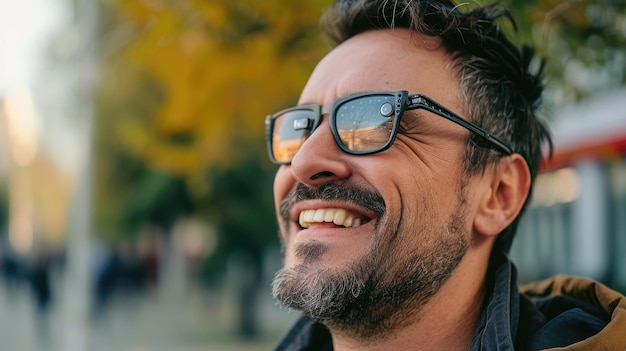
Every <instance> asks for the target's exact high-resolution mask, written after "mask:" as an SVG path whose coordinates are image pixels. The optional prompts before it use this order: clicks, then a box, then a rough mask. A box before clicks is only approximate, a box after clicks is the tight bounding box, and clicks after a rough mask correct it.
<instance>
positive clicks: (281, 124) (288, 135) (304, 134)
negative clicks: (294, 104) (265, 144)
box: [272, 109, 315, 162]
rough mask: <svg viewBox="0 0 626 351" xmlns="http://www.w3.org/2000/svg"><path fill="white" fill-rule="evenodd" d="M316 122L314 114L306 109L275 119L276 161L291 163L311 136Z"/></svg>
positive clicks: (273, 138)
mask: <svg viewBox="0 0 626 351" xmlns="http://www.w3.org/2000/svg"><path fill="white" fill-rule="evenodd" d="M314 120H315V114H314V112H313V111H311V110H304V109H295V110H290V111H287V112H285V113H283V114H281V115H280V116H278V117H276V118H275V119H274V128H273V130H272V153H273V155H274V158H275V159H276V161H278V162H290V161H291V159H292V158H293V156H294V155H295V154H296V152H298V150H299V149H300V146H302V144H303V143H304V142H305V141H306V139H307V138H308V137H309V135H311V129H312V128H313V122H314Z"/></svg>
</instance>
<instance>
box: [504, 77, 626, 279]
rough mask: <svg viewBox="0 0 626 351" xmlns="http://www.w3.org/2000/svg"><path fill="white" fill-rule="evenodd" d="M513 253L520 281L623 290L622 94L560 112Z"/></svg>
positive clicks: (625, 138) (625, 144) (625, 162)
mask: <svg viewBox="0 0 626 351" xmlns="http://www.w3.org/2000/svg"><path fill="white" fill-rule="evenodd" d="M551 130H552V133H553V140H554V155H553V157H552V159H551V160H550V161H548V162H547V163H546V164H545V165H544V169H543V172H542V174H541V175H539V176H538V178H537V181H536V183H535V191H534V195H533V198H532V202H531V205H530V207H529V209H528V213H527V214H526V216H525V218H524V219H523V221H522V223H521V224H520V230H519V233H518V235H517V237H516V239H515V242H514V244H513V248H512V256H513V258H514V260H515V262H516V263H517V264H518V267H519V269H520V271H521V277H522V279H523V280H530V279H538V278H543V277H546V276H549V275H552V274H559V273H561V274H574V275H584V276H590V277H592V278H595V279H598V280H600V281H604V282H606V283H609V284H610V285H612V286H614V287H616V288H619V289H622V290H624V289H625V288H626V255H624V252H625V251H626V89H623V90H618V91H613V92H610V93H607V94H602V95H598V96H596V97H594V98H592V99H589V100H587V101H584V102H581V103H579V104H576V105H572V106H569V107H566V108H562V109H560V110H559V111H557V113H556V114H555V118H554V120H553V121H552V123H551Z"/></svg>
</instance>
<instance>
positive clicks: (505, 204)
mask: <svg viewBox="0 0 626 351" xmlns="http://www.w3.org/2000/svg"><path fill="white" fill-rule="evenodd" d="M530 181H531V180H530V170H529V169H528V164H527V163H526V160H524V158H523V157H522V156H521V155H519V154H513V155H511V156H507V157H503V158H502V159H501V160H500V161H499V162H498V164H497V166H496V167H495V168H494V169H493V170H492V171H491V180H490V183H489V188H488V189H487V191H486V192H485V193H484V195H483V196H482V198H481V203H480V204H479V206H480V207H479V208H478V213H477V214H476V217H475V218H474V229H475V230H476V231H477V232H478V233H479V234H482V235H485V236H495V235H498V234H499V233H500V232H501V231H502V230H504V228H506V227H507V226H508V225H509V224H511V222H513V220H514V219H515V218H516V217H517V215H518V214H519V212H520V210H521V209H522V206H523V205H524V202H525V201H526V197H528V192H529V189H530Z"/></svg>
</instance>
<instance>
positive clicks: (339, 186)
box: [280, 182, 387, 221]
mask: <svg viewBox="0 0 626 351" xmlns="http://www.w3.org/2000/svg"><path fill="white" fill-rule="evenodd" d="M303 200H341V201H348V202H350V203H353V204H355V205H357V206H359V207H362V208H364V209H367V210H369V211H372V212H374V213H376V214H377V215H378V216H381V215H382V214H383V213H385V211H386V208H387V207H386V205H385V200H383V197H382V196H381V195H380V194H379V193H377V192H374V191H371V190H368V189H364V188H362V187H358V186H354V185H346V183H343V182H328V183H324V184H322V185H320V186H318V187H309V186H306V185H304V184H302V183H298V184H297V185H296V188H295V189H294V190H292V191H291V192H290V193H289V194H288V195H287V197H286V198H285V199H284V200H283V201H281V203H280V215H281V217H282V218H283V219H284V220H285V221H289V212H290V211H291V208H293V206H294V205H295V204H296V203H298V202H300V201H303Z"/></svg>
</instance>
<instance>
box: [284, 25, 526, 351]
mask: <svg viewBox="0 0 626 351" xmlns="http://www.w3.org/2000/svg"><path fill="white" fill-rule="evenodd" d="M395 90H408V91H409V93H411V94H414V93H421V94H424V95H426V96H429V97H431V98H432V99H434V100H435V101H437V102H439V103H440V104H442V105H444V106H446V107H447V108H449V109H451V110H452V111H454V112H456V113H458V114H459V115H461V116H466V115H467V113H466V111H465V110H464V108H463V105H462V103H461V101H462V100H461V93H460V89H459V79H458V77H456V76H455V73H454V70H453V68H452V62H451V58H450V55H449V54H448V53H447V52H445V50H443V49H442V48H441V47H440V46H439V45H438V42H437V40H436V39H434V38H429V37H423V36H419V35H416V34H411V33H410V32H408V31H407V30H402V29H396V30H393V31H392V30H377V31H371V32H366V33H363V34H359V35H357V36H355V37H354V38H351V39H349V40H348V41H346V42H344V43H343V44H341V45H340V46H338V47H337V48H335V49H334V50H333V51H331V52H330V53H329V54H328V55H327V56H326V57H325V58H324V59H323V60H322V61H321V62H320V63H319V65H318V66H317V67H316V69H315V70H314V72H313V73H312V75H311V77H310V79H309V81H308V83H307V85H306V86H305V88H304V90H303V92H302V94H301V98H300V101H299V103H300V104H306V103H318V104H322V105H323V106H327V105H329V104H330V103H331V102H332V101H333V100H335V99H337V98H339V97H343V96H346V95H350V94H354V93H358V92H365V91H395ZM403 121H406V122H405V123H406V124H405V129H406V130H405V131H404V132H403V133H401V134H400V133H399V134H398V137H397V139H396V141H395V143H394V145H393V146H392V147H391V148H390V149H388V150H386V151H384V152H381V153H377V154H373V155H367V156H353V155H349V154H346V153H344V152H342V151H341V150H340V149H339V147H338V146H337V145H336V144H335V142H334V140H333V137H332V134H331V131H330V128H329V126H328V120H327V117H326V116H325V117H324V120H323V122H322V124H321V125H320V127H319V128H318V129H317V130H316V131H315V132H314V133H313V134H312V135H311V137H310V138H309V139H308V140H307V141H306V142H305V143H304V145H303V146H302V148H301V149H300V150H299V151H298V153H297V154H296V156H295V157H294V159H293V161H292V163H291V165H286V166H281V167H280V169H279V170H278V172H277V174H276V178H275V182H274V197H275V202H276V210H277V213H280V204H281V202H282V201H283V200H284V199H285V198H287V197H288V195H289V194H290V192H292V191H293V189H295V187H296V186H297V185H298V184H303V185H306V186H308V187H311V188H316V187H319V186H320V185H322V184H324V183H327V182H332V181H337V182H344V183H345V184H348V185H351V186H358V187H360V188H364V189H368V190H370V191H372V192H376V193H378V194H380V195H381V196H382V198H383V199H384V202H385V206H386V211H385V213H384V214H383V215H382V216H380V217H378V216H376V214H375V213H373V212H372V211H369V210H366V209H363V208H359V207H358V206H355V205H354V204H353V203H350V202H348V201H341V200H333V201H322V200H319V199H313V200H305V201H302V202H297V203H295V204H294V206H292V207H290V208H289V219H288V220H284V219H282V218H281V217H280V216H279V224H280V229H281V234H280V235H281V242H282V243H283V247H284V254H285V260H284V265H285V267H284V268H285V269H290V268H294V267H300V268H303V269H304V270H305V271H306V273H307V274H309V275H312V276H314V275H316V274H318V275H319V274H325V273H324V272H340V271H341V270H342V269H345V267H347V266H349V265H350V264H351V263H352V262H354V261H357V260H359V258H361V257H363V256H364V255H367V254H368V253H370V252H371V250H372V246H373V245H374V242H375V241H377V240H379V241H380V240H383V242H385V241H399V242H401V243H402V245H401V246H400V247H401V249H399V248H398V247H397V246H396V247H393V248H392V247H391V246H382V250H387V251H385V252H381V253H380V254H382V255H388V257H397V258H398V259H400V260H402V259H403V258H404V257H408V255H409V253H410V252H411V251H415V250H417V251H419V250H422V251H424V250H426V249H425V248H428V245H429V243H430V242H433V241H436V240H437V239H438V236H440V235H441V230H442V229H441V228H446V227H447V225H448V223H449V220H450V218H451V217H453V216H454V215H455V214H458V213H461V214H462V216H460V230H459V231H460V233H461V234H460V235H462V236H464V238H465V239H466V241H467V243H468V247H467V252H465V254H464V256H463V258H462V259H461V261H460V263H459V264H458V266H457V267H456V269H455V270H454V271H453V273H452V274H451V276H450V277H449V278H448V279H447V280H446V281H445V283H444V284H443V285H442V286H441V288H439V289H438V290H437V292H436V293H435V295H434V296H433V297H432V298H430V299H429V300H427V301H425V302H420V303H416V304H415V305H411V306H409V308H411V309H413V310H414V312H415V313H412V314H411V315H410V316H407V315H406V314H403V315H401V314H399V315H398V316H397V318H402V321H403V322H402V323H398V324H393V325H394V327H393V328H392V330H388V331H387V332H386V333H385V334H381V335H377V337H376V338H375V339H373V338H365V337H364V336H363V335H362V334H359V333H355V332H353V331H352V330H351V329H350V328H342V325H340V324H334V323H333V321H327V322H326V321H325V323H326V325H327V327H328V328H329V330H330V331H331V334H332V337H333V344H334V347H335V349H336V350H357V349H358V350H388V349H394V348H395V349H398V350H409V349H420V350H431V349H432V350H442V349H467V348H468V347H469V345H470V343H471V339H472V336H473V334H474V330H475V327H476V323H477V321H478V318H479V317H480V312H481V306H482V301H483V299H484V294H485V292H484V288H483V285H484V282H485V274H486V270H487V266H488V261H489V254H490V252H491V248H492V246H493V242H494V241H495V237H496V235H497V234H498V233H499V232H500V231H501V230H503V229H504V228H505V227H506V226H507V225H508V224H509V223H511V222H512V221H513V219H514V218H515V217H516V216H517V214H518V213H519V210H520V208H521V206H522V204H523V202H524V199H525V197H526V194H527V192H528V187H529V184H530V176H529V172H528V167H527V166H526V163H525V162H524V161H523V159H522V158H521V157H520V156H519V155H512V156H508V157H504V158H502V159H501V160H500V161H499V163H498V164H496V165H493V166H489V167H487V168H486V170H485V171H484V172H483V173H481V174H478V175H474V176H463V172H462V171H463V170H462V169H461V166H460V165H461V158H462V157H463V150H464V147H465V139H466V137H467V131H466V130H464V129H463V128H461V127H459V126H456V125H455V124H453V123H451V122H449V121H447V120H445V119H443V118H440V117H437V116H436V115H433V114H431V113H429V112H426V111H423V110H418V111H411V112H406V113H405V116H404V117H403ZM462 177H466V178H462ZM460 179H463V181H462V182H460ZM461 185H463V186H462V187H461ZM460 194H462V195H463V197H464V201H462V202H460V201H459V197H460ZM319 208H343V209H346V210H349V211H351V212H354V213H357V214H359V215H361V216H362V217H364V218H366V219H367V220H365V221H364V222H366V223H364V224H362V225H360V226H358V227H353V228H343V227H338V226H334V225H332V224H317V225H312V226H311V227H310V228H307V229H303V228H301V227H300V226H299V224H298V215H299V213H300V212H301V211H303V210H307V209H319ZM377 227H382V228H395V230H394V231H391V232H389V231H386V232H385V233H387V234H385V235H384V236H383V237H382V238H380V237H378V238H377V237H375V233H376V228H377ZM443 230H445V229H443ZM311 243H316V244H317V245H318V246H320V247H323V250H319V251H318V252H316V255H303V254H302V251H299V250H298V248H302V247H306V246H307V245H310V244H311Z"/></svg>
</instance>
